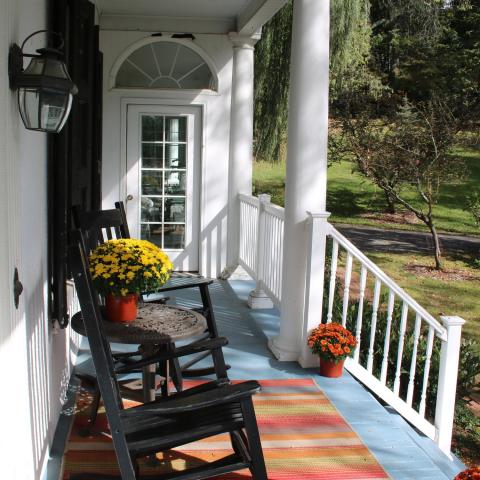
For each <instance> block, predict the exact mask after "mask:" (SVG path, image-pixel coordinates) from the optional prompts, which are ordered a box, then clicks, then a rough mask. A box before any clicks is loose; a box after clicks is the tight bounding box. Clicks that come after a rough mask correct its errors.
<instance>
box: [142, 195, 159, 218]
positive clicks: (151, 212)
mask: <svg viewBox="0 0 480 480" xmlns="http://www.w3.org/2000/svg"><path fill="white" fill-rule="evenodd" d="M162 203H163V201H162V199H161V198H156V197H154V198H152V197H142V212H141V213H142V214H141V218H140V221H141V222H161V221H162Z"/></svg>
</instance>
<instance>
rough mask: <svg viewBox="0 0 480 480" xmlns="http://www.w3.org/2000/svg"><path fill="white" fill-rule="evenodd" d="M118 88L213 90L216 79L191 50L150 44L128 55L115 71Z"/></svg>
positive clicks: (171, 45)
mask: <svg viewBox="0 0 480 480" xmlns="http://www.w3.org/2000/svg"><path fill="white" fill-rule="evenodd" d="M115 86H116V87H117V88H169V89H195V90H197V89H210V90H216V88H217V86H216V80H215V75H213V73H212V71H211V70H210V67H209V66H208V65H207V63H206V61H205V60H204V59H203V58H202V57H201V56H200V55H199V54H198V53H197V52H195V51H193V50H192V49H191V48H188V47H187V46H185V45H182V44H180V43H174V42H164V41H162V42H152V43H149V44H147V45H144V46H142V47H140V48H138V49H137V50H135V51H134V52H133V53H131V54H130V55H129V56H128V57H127V58H126V59H125V60H124V62H123V63H122V65H121V67H120V68H119V70H118V73H117V76H116V79H115Z"/></svg>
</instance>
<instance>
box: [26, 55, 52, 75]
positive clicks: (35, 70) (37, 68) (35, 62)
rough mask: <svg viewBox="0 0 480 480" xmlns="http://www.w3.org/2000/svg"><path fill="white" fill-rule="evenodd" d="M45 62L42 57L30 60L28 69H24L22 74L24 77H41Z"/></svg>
mask: <svg viewBox="0 0 480 480" xmlns="http://www.w3.org/2000/svg"><path fill="white" fill-rule="evenodd" d="M45 60H46V58H44V57H35V58H32V60H31V62H30V63H29V65H28V67H27V68H26V69H25V71H24V72H23V73H25V74H26V75H42V73H43V68H44V66H45Z"/></svg>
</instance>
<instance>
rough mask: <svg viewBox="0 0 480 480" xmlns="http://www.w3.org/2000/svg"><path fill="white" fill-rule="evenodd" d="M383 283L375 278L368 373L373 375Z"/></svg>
mask: <svg viewBox="0 0 480 480" xmlns="http://www.w3.org/2000/svg"><path fill="white" fill-rule="evenodd" d="M381 289H382V282H381V281H380V279H379V278H375V290H374V293H373V306H372V321H371V327H370V345H369V347H368V359H367V371H368V372H370V373H372V370H373V350H374V347H375V334H376V330H377V316H378V304H379V303H380V291H381Z"/></svg>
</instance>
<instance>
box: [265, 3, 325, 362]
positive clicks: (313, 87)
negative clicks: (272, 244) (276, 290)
mask: <svg viewBox="0 0 480 480" xmlns="http://www.w3.org/2000/svg"><path fill="white" fill-rule="evenodd" d="M329 3H330V2H329V0H296V1H295V2H294V9H293V32H292V53H291V55H292V58H291V67H290V68H291V73H290V103H289V117H288V149H287V173H286V185H285V237H284V242H285V244H284V253H283V272H284V273H283V285H282V308H281V319H280V335H279V336H278V337H276V338H273V339H271V340H270V342H269V346H270V349H271V350H272V351H273V353H274V354H275V356H276V357H277V358H278V359H279V360H297V359H298V357H299V352H300V349H301V345H300V341H301V336H302V323H303V315H304V296H305V274H306V258H307V230H306V227H305V220H306V218H307V210H308V211H312V212H315V213H322V212H325V209H326V189H327V135H328V67H329V24H330V8H329ZM322 274H323V273H322ZM318 293H319V295H321V292H318ZM319 321H320V319H319Z"/></svg>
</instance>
